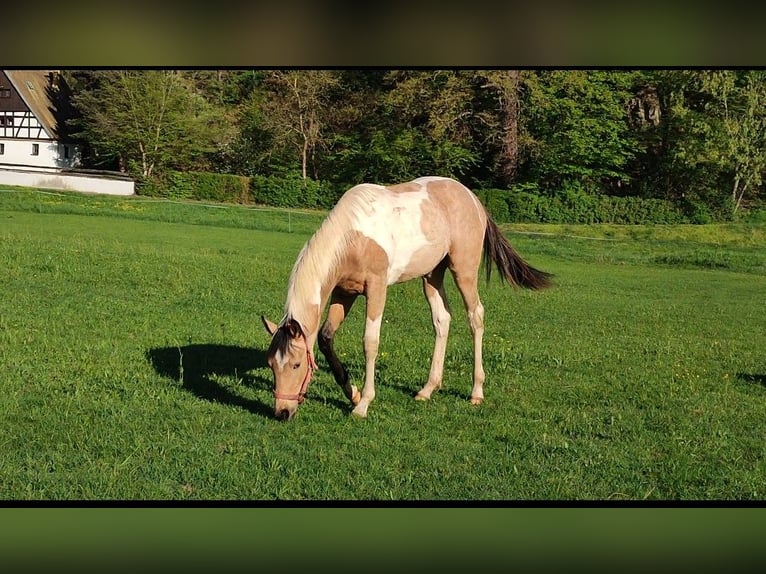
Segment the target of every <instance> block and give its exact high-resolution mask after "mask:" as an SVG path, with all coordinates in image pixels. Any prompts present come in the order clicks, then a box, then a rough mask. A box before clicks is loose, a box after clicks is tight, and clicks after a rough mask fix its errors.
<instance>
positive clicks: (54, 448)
mask: <svg viewBox="0 0 766 574" xmlns="http://www.w3.org/2000/svg"><path fill="white" fill-rule="evenodd" d="M322 216H323V214H322V213H318V212H300V211H294V212H287V211H276V210H259V209H247V208H237V207H228V208H224V207H221V206H216V207H207V206H203V205H197V204H177V203H170V202H161V201H148V200H142V199H140V198H128V199H125V198H103V197H86V196H78V195H69V194H49V193H35V192H28V191H21V190H12V189H5V190H0V285H1V286H2V291H1V292H2V297H1V298H0V425H2V428H3V431H4V432H3V433H2V435H0V498H2V499H13V500H19V499H24V500H27V499H30V500H37V499H42V500H112V499H126V500H148V499H151V500H155V499H156V500H184V499H207V500H241V499H248V500H373V499H374V500H394V501H410V500H469V501H473V500H543V499H553V500H631V501H634V500H645V499H646V500H735V499H736V500H740V499H745V500H752V499H762V498H764V496H766V463H765V462H764V455H766V303H765V297H764V296H765V295H766V233H765V228H766V226H765V225H764V224H762V223H761V224H750V225H745V224H727V225H718V226H701V227H692V226H673V227H665V226H646V227H631V228H619V227H613V226H587V227H569V226H555V227H554V226H506V227H505V228H504V230H505V231H506V232H507V233H508V236H509V238H510V239H511V241H512V243H513V244H514V245H515V246H516V248H517V249H518V251H519V252H520V253H521V254H522V255H523V256H524V257H525V258H526V259H527V260H528V261H530V262H531V263H532V264H534V265H535V266H537V267H539V268H541V269H544V270H546V271H550V272H552V273H554V274H555V275H556V287H555V288H553V289H551V290H549V291H546V292H539V293H534V292H527V291H516V290H513V289H510V288H508V287H506V286H503V285H501V284H500V282H499V280H498V279H497V274H496V273H495V274H494V275H493V279H492V281H491V282H490V283H489V284H486V283H484V282H483V281H482V284H481V286H480V291H481V295H482V299H483V302H484V306H485V308H486V324H487V329H486V334H485V348H484V356H485V370H486V372H487V383H486V386H485V392H486V397H487V399H486V401H485V403H484V404H483V405H482V406H481V407H479V408H476V407H472V406H471V405H470V404H469V402H468V396H469V393H470V373H471V356H472V355H471V353H472V351H471V343H470V336H469V330H468V326H467V323H466V321H465V318H464V314H463V313H462V307H461V305H460V302H459V296H458V294H457V290H456V289H455V287H454V284H453V283H452V280H451V279H449V280H448V282H447V291H448V296H449V298H450V301H451V302H452V306H453V310H454V313H453V316H454V320H453V322H452V331H451V336H450V340H449V344H448V350H447V360H446V374H445V388H444V389H443V390H442V391H441V392H439V393H437V394H436V395H435V396H434V398H433V399H432V400H431V401H430V402H426V403H421V402H416V401H414V400H413V395H414V393H415V392H416V391H417V390H418V389H419V388H420V386H421V385H422V383H423V381H424V379H425V377H426V376H427V372H428V363H429V360H430V353H431V350H432V345H433V337H432V332H431V325H430V315H429V310H428V306H427V304H426V303H425V300H424V299H423V296H422V293H421V287H420V284H419V283H418V282H411V283H408V284H404V285H398V286H394V287H392V288H391V289H390V290H389V298H388V303H387V307H386V312H385V316H384V324H383V328H382V333H381V346H380V355H379V359H378V379H377V383H378V384H377V398H376V399H375V401H374V402H373V403H372V405H371V407H370V410H369V417H368V418H367V419H366V420H358V419H356V418H355V417H351V416H350V415H349V413H350V407H349V405H348V404H346V402H345V399H344V398H343V395H342V393H341V391H340V389H339V388H338V387H337V386H336V385H335V383H334V381H333V379H332V376H331V375H330V373H329V371H328V370H327V369H326V364H325V362H324V359H323V357H321V356H320V357H318V360H319V365H320V371H319V372H318V373H317V376H316V378H315V380H314V382H313V383H312V387H311V391H310V397H309V399H308V400H307V401H306V403H305V404H304V405H303V406H302V407H301V408H300V410H299V412H298V415H297V417H296V418H295V420H293V421H291V422H290V423H280V422H279V421H276V420H275V419H273V417H272V401H273V399H272V397H271V390H272V381H271V372H270V370H269V369H268V368H267V367H266V365H265V360H264V355H265V349H266V347H267V346H268V342H269V341H268V337H267V335H266V332H265V330H264V329H263V327H262V326H261V323H260V320H259V315H260V314H261V313H264V314H266V315H267V316H269V317H271V318H272V319H273V320H278V319H279V318H280V317H281V312H282V306H283V304H284V297H285V291H286V285H287V278H288V275H289V273H290V269H291V268H292V265H293V262H294V259H295V256H296V255H297V252H298V250H299V249H300V247H301V245H302V244H303V242H304V241H305V240H306V239H307V238H308V235H309V233H310V232H311V231H312V230H313V229H315V228H316V227H317V226H318V224H319V223H320V222H321V219H322ZM361 303H362V302H361V301H360V303H357V306H356V307H355V308H354V310H353V311H352V313H351V316H350V318H349V320H348V321H347V322H346V324H344V326H343V328H342V329H341V331H340V332H339V333H338V336H337V338H336V350H337V351H338V353H339V355H340V356H341V359H342V360H343V361H344V362H346V363H347V365H348V367H349V371H350V373H351V376H352V378H354V379H355V380H356V381H357V382H359V379H360V377H361V375H362V373H363V354H362V348H361V337H362V331H363V323H364V313H363V304H361Z"/></svg>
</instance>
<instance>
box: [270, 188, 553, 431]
mask: <svg viewBox="0 0 766 574" xmlns="http://www.w3.org/2000/svg"><path fill="white" fill-rule="evenodd" d="M482 253H483V254H484V260H485V267H486V273H487V280H489V277H490V273H491V269H492V263H494V264H495V265H496V266H497V268H498V270H499V272H500V273H501V277H502V279H504V280H506V281H508V282H509V283H510V284H512V285H515V286H520V287H525V288H530V289H540V288H543V287H547V286H548V285H549V284H550V275H549V274H548V273H545V272H543V271H539V270H537V269H535V268H534V267H531V266H530V265H528V264H527V263H526V262H525V261H524V260H523V259H522V258H521V257H520V256H519V255H518V254H517V253H516V251H515V250H514V249H513V247H512V246H511V245H510V244H509V243H508V241H507V240H506V239H505V237H503V235H502V234H501V232H500V230H499V229H498V227H497V225H496V224H495V222H494V221H493V220H492V218H491V217H490V215H489V213H488V212H487V210H486V209H485V208H484V206H483V205H482V204H481V202H480V201H479V199H478V198H477V197H476V196H475V195H474V194H473V193H472V192H471V191H470V190H469V189H468V188H466V187H465V186H463V185H462V184H460V183H458V182H457V181H455V180H452V179H448V178H444V177H421V178H418V179H416V180H414V181H411V182H408V183H400V184H397V185H391V186H386V187H384V186H382V185H373V184H369V183H363V184H360V185H357V186H355V187H352V188H351V189H349V190H348V191H347V192H346V193H345V194H344V195H343V196H342V197H341V198H340V200H339V201H338V203H337V204H336V206H335V207H334V208H333V209H332V211H331V212H330V213H329V214H328V215H327V217H326V219H325V220H324V222H323V223H322V225H321V226H320V227H319V229H318V230H317V231H316V233H315V234H314V235H313V236H312V237H311V238H310V239H309V240H308V241H307V242H306V244H305V245H304V246H303V249H302V250H301V251H300V253H299V254H298V258H297V260H296V261H295V265H294V266H293V270H292V273H291V275H290V279H289V282H288V286H287V301H286V303H285V316H284V318H283V319H282V321H281V323H280V324H279V325H276V324H274V323H272V322H271V321H269V320H268V319H266V318H265V317H263V316H261V320H262V321H263V324H264V326H265V327H266V330H267V331H268V332H269V334H270V335H271V336H272V339H271V344H270V346H269V350H268V354H267V357H268V359H267V360H268V364H269V366H270V367H271V370H272V371H273V374H274V384H275V390H274V397H275V404H274V414H275V416H276V417H277V418H278V419H282V420H287V419H290V418H292V417H293V415H294V414H295V412H296V410H297V408H298V406H299V405H300V404H301V403H302V402H303V400H304V397H305V395H306V391H307V390H308V385H309V381H310V380H311V377H312V375H313V373H314V370H315V369H316V368H317V365H316V362H315V361H314V353H313V348H314V344H315V343H316V342H317V337H318V339H319V340H318V345H319V349H320V350H321V351H322V354H323V355H324V356H325V358H326V359H327V363H328V364H329V366H330V369H331V371H332V373H333V376H334V377H335V380H336V382H337V383H338V384H339V385H340V386H341V388H342V389H343V391H344V393H345V395H346V397H347V398H348V399H349V400H350V401H351V403H352V404H353V405H354V408H353V411H352V413H353V414H354V415H357V416H359V417H365V416H367V409H368V407H369V406H370V403H371V402H372V400H373V399H374V398H375V359H376V357H377V353H378V340H379V336H380V325H381V318H382V316H383V309H384V306H385V304H386V290H387V288H388V286H389V285H393V284H395V283H401V282H403V281H408V280H410V279H414V278H416V277H422V280H423V291H424V293H425V296H426V299H427V300H428V304H429V305H430V307H431V318H432V320H433V328H434V333H435V344H434V351H433V356H432V358H431V369H430V372H429V375H428V380H427V382H426V383H425V385H424V386H423V388H422V389H420V391H419V392H418V393H417V395H416V396H415V398H416V399H419V400H427V399H429V398H430V397H431V394H432V393H433V392H434V391H435V390H437V389H439V388H440V387H441V384H442V372H443V367H444V353H445V349H446V346H447V335H448V333H449V326H450V318H451V315H450V308H449V306H448V304H447V299H446V297H445V292H444V275H445V271H446V270H447V269H448V268H449V270H450V272H451V273H452V275H453V277H454V279H455V283H456V284H457V287H458V289H459V290H460V294H461V295H462V298H463V303H464V304H465V309H466V311H467V313H468V322H469V324H470V327H471V333H472V334H473V359H474V365H473V388H472V390H471V403H472V404H480V403H481V402H482V401H483V399H484V388H483V385H484V369H483V366H482V337H483V334H484V307H483V306H482V304H481V300H480V299H479V291H478V275H479V268H480V263H481V258H482ZM359 295H363V296H365V298H366V304H367V320H366V324H365V330H364V357H365V377H364V386H363V387H362V392H361V393H360V392H359V391H358V389H357V388H356V386H354V385H352V384H351V383H350V381H349V377H348V372H347V371H346V368H345V367H344V366H343V365H342V364H341V362H340V361H339V360H338V357H337V355H336V354H335V351H334V350H333V336H334V335H335V332H336V331H337V329H338V327H339V326H340V324H341V323H342V322H343V320H344V319H345V318H346V316H347V315H348V313H349V310H350V309H351V306H352V304H353V303H354V301H355V300H356V298H357V297H358V296H359ZM328 299H329V303H330V304H329V309H328V312H327V317H326V320H325V321H324V323H323V324H322V326H321V330H320V319H321V315H322V312H323V309H324V307H325V306H326V304H327V301H328Z"/></svg>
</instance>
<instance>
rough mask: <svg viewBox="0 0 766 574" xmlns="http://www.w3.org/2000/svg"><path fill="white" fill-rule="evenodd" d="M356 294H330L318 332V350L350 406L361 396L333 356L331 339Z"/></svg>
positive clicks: (354, 299)
mask: <svg viewBox="0 0 766 574" xmlns="http://www.w3.org/2000/svg"><path fill="white" fill-rule="evenodd" d="M356 297H357V294H356V293H345V292H343V291H340V290H338V289H335V290H334V291H333V292H332V297H331V299H330V309H329V310H328V312H327V319H325V322H324V324H323V325H322V329H321V330H320V331H319V341H318V343H319V350H320V351H322V354H323V355H324V356H325V359H327V364H328V365H329V366H330V370H331V371H332V374H333V377H335V382H336V383H338V385H340V388H342V389H343V392H344V394H345V395H346V398H347V399H348V400H349V401H351V404H353V405H357V404H359V400H360V399H361V394H360V393H359V390H358V389H357V388H356V387H355V386H354V385H352V384H351V383H350V382H349V380H348V371H347V370H346V367H344V366H343V363H341V362H340V360H339V359H338V356H337V355H336V354H335V349H334V347H333V337H335V332H336V331H337V330H338V327H340V324H341V323H342V322H343V321H344V319H345V318H346V317H347V316H348V312H349V311H350V310H351V306H352V305H353V304H354V301H356Z"/></svg>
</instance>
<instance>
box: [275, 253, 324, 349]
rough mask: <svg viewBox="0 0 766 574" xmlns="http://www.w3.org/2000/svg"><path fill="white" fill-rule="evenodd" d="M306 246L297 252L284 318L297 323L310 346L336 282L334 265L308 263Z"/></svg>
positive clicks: (314, 339) (314, 338)
mask: <svg viewBox="0 0 766 574" xmlns="http://www.w3.org/2000/svg"><path fill="white" fill-rule="evenodd" d="M310 247H311V245H310V244H307V247H305V248H304V250H303V251H302V252H301V255H300V256H299V257H298V260H297V261H296V264H295V267H294V268H293V272H292V274H291V276H290V281H289V285H288V290H287V301H286V302H285V317H292V318H293V319H295V320H296V321H298V322H299V323H300V325H301V327H302V328H303V331H304V334H305V335H306V340H307V341H308V342H309V345H313V343H314V342H315V341H316V338H317V332H318V330H319V323H320V319H321V314H322V310H323V309H324V307H325V305H326V304H327V300H328V299H329V297H330V293H331V292H332V289H333V288H334V287H335V284H336V282H337V265H336V264H335V262H334V261H333V262H331V263H330V264H329V265H327V264H326V263H325V267H324V269H322V268H321V267H320V268H318V267H317V265H316V262H312V261H310V259H309V256H310V255H311V254H310V253H308V254H307V253H306V252H307V251H308V249H309V248H310ZM312 263H314V264H313V265H312Z"/></svg>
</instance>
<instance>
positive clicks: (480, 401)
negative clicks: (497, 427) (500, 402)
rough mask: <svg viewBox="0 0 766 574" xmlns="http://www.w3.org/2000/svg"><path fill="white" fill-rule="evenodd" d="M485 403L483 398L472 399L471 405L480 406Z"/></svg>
mask: <svg viewBox="0 0 766 574" xmlns="http://www.w3.org/2000/svg"><path fill="white" fill-rule="evenodd" d="M483 402H484V398H483V397H471V404H472V405H480V404H481V403H483Z"/></svg>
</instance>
